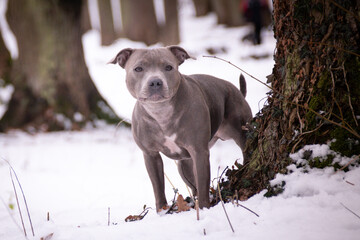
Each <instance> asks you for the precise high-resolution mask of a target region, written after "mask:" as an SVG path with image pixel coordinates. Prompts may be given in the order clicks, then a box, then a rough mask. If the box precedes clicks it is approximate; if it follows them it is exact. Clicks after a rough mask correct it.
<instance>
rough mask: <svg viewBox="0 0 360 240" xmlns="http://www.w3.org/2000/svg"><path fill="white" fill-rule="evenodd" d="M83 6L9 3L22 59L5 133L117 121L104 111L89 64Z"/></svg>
mask: <svg viewBox="0 0 360 240" xmlns="http://www.w3.org/2000/svg"><path fill="white" fill-rule="evenodd" d="M19 6H21V7H19ZM81 7H82V1H80V0H74V1H72V0H62V1H47V0H11V1H9V6H8V12H7V19H8V22H9V25H10V28H11V29H12V30H13V32H14V34H15V36H16V39H17V42H18V48H19V58H18V59H17V60H16V61H14V64H13V69H12V74H11V79H12V84H13V85H14V87H15V91H14V94H13V96H12V99H11V100H10V103H9V106H8V110H7V112H6V113H5V115H4V117H3V118H2V119H1V122H0V128H1V129H2V130H5V129H8V128H22V127H24V126H26V125H30V126H33V127H35V128H40V129H42V130H58V129H59V130H60V129H64V128H69V127H72V128H77V127H79V126H77V125H78V124H81V123H84V122H86V121H88V120H92V119H96V118H106V117H109V119H111V118H112V119H113V120H115V119H117V117H116V116H115V115H114V114H113V112H112V111H110V112H109V113H106V112H105V111H104V108H105V107H106V106H107V104H106V103H105V102H104V100H103V99H102V97H101V96H100V95H99V93H98V91H97V89H96V88H95V85H94V84H93V82H92V81H91V79H90V76H89V73H88V70H87V67H86V65H85V61H84V55H83V48H82V42H81V33H82V32H81V24H80V22H81V21H80V19H81ZM101 104H102V105H103V106H105V107H101ZM71 123H73V124H72V126H69V125H71Z"/></svg>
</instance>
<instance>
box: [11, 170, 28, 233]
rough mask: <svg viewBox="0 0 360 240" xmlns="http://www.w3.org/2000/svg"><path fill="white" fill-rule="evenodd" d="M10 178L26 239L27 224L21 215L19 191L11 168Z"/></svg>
mask: <svg viewBox="0 0 360 240" xmlns="http://www.w3.org/2000/svg"><path fill="white" fill-rule="evenodd" d="M10 178H11V183H12V186H13V189H14V193H15V198H16V203H17V206H18V210H19V215H20V220H21V225H22V228H23V230H24V234H25V237H27V234H26V229H25V224H24V219H23V216H22V213H21V208H20V204H19V198H18V195H17V191H16V187H15V183H14V179H13V176H12V171H11V168H10Z"/></svg>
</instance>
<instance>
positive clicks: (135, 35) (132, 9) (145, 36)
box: [121, 0, 159, 45]
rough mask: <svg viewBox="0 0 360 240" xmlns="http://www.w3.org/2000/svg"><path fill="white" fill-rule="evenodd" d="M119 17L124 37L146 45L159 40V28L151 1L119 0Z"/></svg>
mask: <svg viewBox="0 0 360 240" xmlns="http://www.w3.org/2000/svg"><path fill="white" fill-rule="evenodd" d="M121 16H122V22H123V30H124V35H125V37H127V38H129V39H131V40H134V41H142V42H144V43H146V44H147V45H151V44H155V43H157V42H158V40H159V28H158V24H157V20H156V16H155V9H154V3H153V1H149V0H121Z"/></svg>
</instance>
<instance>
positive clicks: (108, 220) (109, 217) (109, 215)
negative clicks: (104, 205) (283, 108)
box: [108, 207, 110, 226]
mask: <svg viewBox="0 0 360 240" xmlns="http://www.w3.org/2000/svg"><path fill="white" fill-rule="evenodd" d="M108 226H110V207H108Z"/></svg>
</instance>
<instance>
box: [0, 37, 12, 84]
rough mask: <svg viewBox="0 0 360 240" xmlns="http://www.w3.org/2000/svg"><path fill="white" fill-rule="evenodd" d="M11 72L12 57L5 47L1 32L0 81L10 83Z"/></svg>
mask: <svg viewBox="0 0 360 240" xmlns="http://www.w3.org/2000/svg"><path fill="white" fill-rule="evenodd" d="M10 70H11V57H10V53H9V51H8V50H7V48H6V46H5V43H4V40H3V37H2V34H1V30H0V79H3V80H4V81H5V83H9V78H10ZM0 84H1V83H0ZM0 87H1V85H0Z"/></svg>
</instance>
